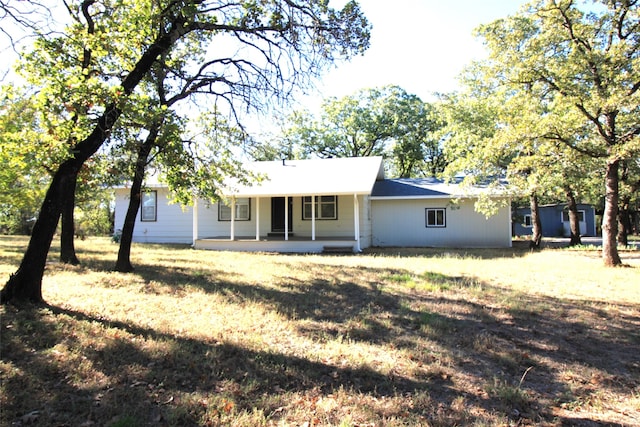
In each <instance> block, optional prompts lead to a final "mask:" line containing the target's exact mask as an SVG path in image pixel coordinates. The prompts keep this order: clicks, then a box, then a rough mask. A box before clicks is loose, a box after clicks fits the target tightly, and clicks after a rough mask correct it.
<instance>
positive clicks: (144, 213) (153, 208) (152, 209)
mask: <svg viewBox="0 0 640 427" xmlns="http://www.w3.org/2000/svg"><path fill="white" fill-rule="evenodd" d="M157 220H158V192H157V191H145V192H144V193H142V200H141V202H140V221H144V222H153V221H157Z"/></svg>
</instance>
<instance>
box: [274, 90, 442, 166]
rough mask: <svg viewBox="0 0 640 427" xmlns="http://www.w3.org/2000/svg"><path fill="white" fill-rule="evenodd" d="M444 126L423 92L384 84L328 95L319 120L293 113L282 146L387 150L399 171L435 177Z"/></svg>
mask: <svg viewBox="0 0 640 427" xmlns="http://www.w3.org/2000/svg"><path fill="white" fill-rule="evenodd" d="M442 125H443V123H442V122H441V121H440V120H439V119H438V118H437V116H436V114H435V111H434V108H433V107H432V106H431V105H429V104H426V103H424V102H422V100H421V99H420V98H419V97H418V96H416V95H412V94H409V93H407V92H406V91H405V90H404V89H402V88H400V87H398V86H385V87H381V88H374V89H362V90H359V91H357V92H356V93H355V94H353V95H349V96H345V97H343V98H340V99H337V98H329V99H327V100H325V101H324V102H323V104H322V107H321V112H320V117H319V118H318V119H315V118H314V117H313V116H312V115H311V114H310V113H308V112H304V111H297V112H294V114H293V115H292V117H291V120H290V123H289V127H288V128H286V129H285V130H284V132H283V134H284V136H283V143H282V144H281V145H282V146H283V147H291V148H289V150H288V151H289V152H290V153H295V155H297V156H299V157H309V156H319V157H364V156H379V155H387V156H389V157H390V158H391V159H392V162H390V163H389V164H390V166H391V168H392V169H393V172H394V174H396V175H398V176H401V177H410V176H422V175H431V176H433V175H436V174H438V173H439V172H442V170H443V168H444V156H443V153H442V147H441V146H440V140H439V139H438V138H437V137H436V131H437V130H438V129H439V128H440V127H442Z"/></svg>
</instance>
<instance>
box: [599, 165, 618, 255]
mask: <svg viewBox="0 0 640 427" xmlns="http://www.w3.org/2000/svg"><path fill="white" fill-rule="evenodd" d="M619 167H620V161H619V160H614V161H609V162H607V171H606V174H605V199H604V214H603V215H602V259H603V261H604V264H605V265H606V266H616V265H620V264H622V261H621V260H620V255H619V254H618V246H617V242H616V237H617V236H616V234H617V231H618V187H619V177H618V169H619Z"/></svg>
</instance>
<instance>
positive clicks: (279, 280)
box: [0, 236, 640, 427]
mask: <svg viewBox="0 0 640 427" xmlns="http://www.w3.org/2000/svg"><path fill="white" fill-rule="evenodd" d="M26 243H27V240H26V238H16V237H7V236H2V237H0V277H2V280H6V278H8V276H9V274H11V273H12V272H14V271H15V269H16V267H17V265H18V264H19V262H20V259H21V255H22V253H23V251H24V248H25V246H26ZM77 246H78V254H79V257H80V258H81V260H82V261H83V265H82V266H80V267H71V266H65V265H61V264H59V263H57V262H56V260H55V256H56V248H54V249H53V250H52V258H51V262H50V263H49V264H48V267H47V271H46V274H45V280H44V283H43V294H44V297H45V299H46V301H47V303H48V304H49V305H48V306H46V307H19V308H18V307H14V306H11V305H9V306H3V307H2V308H0V314H1V316H2V325H1V328H2V329H1V335H0V344H1V347H0V356H1V362H0V379H1V385H0V387H1V388H0V408H2V410H1V411H0V425H7V426H9V425H42V426H50V425H59V426H66V425H69V426H85V427H88V426H103V425H104V426H119V427H125V426H147V425H153V426H164V425H167V426H185V425H199V426H212V425H234V426H255V425H273V426H279V425H284V426H345V427H346V426H407V425H409V426H413V425H416V426H417V425H434V426H453V425H476V426H482V425H486V426H494V425H528V424H530V425H547V426H561V425H577V426H592V425H599V423H600V424H602V425H621V426H629V425H639V424H640V358H639V357H638V355H639V354H640V285H639V284H640V253H639V252H638V251H629V252H623V253H622V257H623V259H624V260H625V262H626V264H627V265H628V267H623V268H616V269H605V268H604V267H602V262H601V260H600V259H599V253H598V252H597V251H568V250H560V249H547V250H543V251H541V252H538V253H529V252H527V251H524V250H518V249H511V250H473V251H455V250H435V249H419V250H418V249H413V250H410V249H404V250H384V251H382V250H370V251H368V252H366V253H364V254H360V255H347V256H327V255H325V256H322V255H274V254H246V253H242V254H241V253H232V252H212V251H195V250H192V249H189V248H186V247H180V246H161V245H135V246H134V248H133V262H134V265H135V266H136V267H137V269H136V271H135V272H134V273H132V274H121V273H114V272H111V271H110V269H111V267H112V266H113V263H114V262H115V258H116V253H117V246H116V245H115V244H113V243H111V242H109V240H107V239H97V238H91V239H88V240H85V241H79V242H77Z"/></svg>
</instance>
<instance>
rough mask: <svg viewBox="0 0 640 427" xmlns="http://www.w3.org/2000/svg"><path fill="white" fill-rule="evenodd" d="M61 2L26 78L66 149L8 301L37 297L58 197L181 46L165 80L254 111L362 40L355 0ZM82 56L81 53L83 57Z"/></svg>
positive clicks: (365, 34) (365, 31) (363, 26)
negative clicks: (189, 57)
mask: <svg viewBox="0 0 640 427" xmlns="http://www.w3.org/2000/svg"><path fill="white" fill-rule="evenodd" d="M66 4H67V5H68V8H69V11H70V12H71V13H72V14H75V15H74V16H76V17H77V19H74V21H73V23H72V24H70V25H69V26H68V27H66V28H64V29H60V32H59V33H54V34H52V35H47V36H45V35H42V36H41V37H40V38H39V39H38V42H37V43H38V46H41V52H42V53H46V56H45V57H44V58H43V59H44V60H43V61H41V62H38V61H36V60H35V59H36V58H35V57H34V58H33V60H31V61H28V62H26V63H25V67H28V68H29V69H28V71H27V73H29V74H32V75H33V79H32V80H31V84H33V85H36V86H37V85H38V84H39V79H38V76H42V79H43V80H42V86H41V87H39V89H38V91H37V92H38V93H39V94H41V95H40V97H41V98H42V100H43V105H44V108H45V109H47V110H48V109H51V110H52V111H55V112H56V114H57V116H61V117H62V118H63V120H62V121H61V122H60V123H59V126H57V127H56V128H59V132H60V133H61V135H62V137H60V138H59V140H60V141H64V142H65V143H69V144H68V152H69V153H70V154H71V153H72V155H69V156H68V157H67V158H66V159H64V160H63V161H61V162H60V163H59V165H58V166H57V169H56V171H55V173H54V174H53V179H52V181H51V183H50V185H49V188H48V190H47V193H46V195H45V199H44V202H43V204H42V207H41V210H40V213H39V215H38V219H37V220H36V223H35V225H34V229H33V234H32V237H31V240H30V243H29V246H28V248H27V251H26V253H25V255H24V258H23V260H22V263H21V265H20V267H19V269H18V271H17V272H16V274H14V275H12V276H11V278H10V279H9V281H8V282H7V284H6V285H5V287H4V288H3V290H2V292H1V298H0V299H1V300H2V301H3V302H6V301H8V300H10V299H12V298H17V299H28V300H33V301H41V300H42V294H41V282H42V275H43V273H44V265H45V261H46V254H47V252H48V249H49V247H50V244H51V239H52V237H53V234H54V232H55V229H56V226H57V223H58V220H59V218H60V215H61V212H62V206H63V201H64V200H66V198H68V197H69V195H70V194H72V192H73V191H74V189H75V180H76V179H77V176H78V172H79V170H80V169H81V167H82V166H83V165H84V163H85V162H86V161H87V159H89V158H90V157H91V156H93V155H94V154H95V153H96V152H97V151H98V150H99V149H100V148H101V147H102V146H103V144H104V143H105V141H107V139H108V138H109V137H110V135H111V132H112V131H113V130H114V128H115V127H116V124H117V123H118V122H119V119H120V118H121V117H122V116H123V114H125V113H126V111H127V109H130V108H135V106H136V105H138V104H137V102H136V101H139V99H137V96H138V95H139V96H144V93H141V92H139V91H137V89H138V86H139V85H140V83H141V82H142V81H143V80H144V79H145V76H147V75H148V74H149V73H150V72H151V70H152V68H153V66H154V64H155V63H156V62H157V61H159V60H165V59H166V58H171V57H172V54H173V53H175V52H179V51H180V50H183V49H184V50H189V49H194V48H195V49H199V50H198V55H197V56H198V60H197V61H193V62H189V63H176V64H174V65H175V66H174V67H169V70H170V76H169V78H168V80H167V82H166V89H167V91H171V90H172V89H176V88H178V90H181V89H180V88H182V89H184V86H179V85H173V83H172V79H174V78H175V79H176V80H181V81H184V80H186V81H188V82H189V85H188V86H187V89H189V90H191V91H192V92H200V93H202V94H203V95H205V94H206V95H207V97H208V99H212V98H213V99H214V100H216V102H219V103H226V105H227V106H228V110H229V111H230V112H231V113H232V114H233V112H234V111H236V109H237V108H239V107H240V106H242V108H259V107H260V106H264V105H269V103H272V102H274V101H275V100H285V99H286V98H287V97H288V96H289V95H290V94H291V93H292V92H293V91H294V90H297V88H299V87H305V86H307V85H308V83H309V82H310V79H311V78H312V77H313V76H315V75H317V74H319V73H320V72H322V71H323V70H324V69H326V67H327V66H328V65H330V64H331V63H333V62H334V61H336V60H338V59H340V58H348V57H350V56H352V55H357V54H359V53H361V52H363V51H364V50H365V49H366V48H368V46H369V24H368V22H367V20H366V18H365V17H364V16H363V14H362V13H361V11H360V8H359V6H358V4H357V3H356V2H354V1H350V2H348V3H347V4H346V5H345V6H344V7H343V8H342V9H340V10H336V9H333V8H330V7H329V6H328V4H327V2H325V1H313V2H299V3H298V2H292V1H273V2H259V3H257V2H254V1H239V2H221V1H213V0H212V1H206V0H194V1H183V2H173V1H167V2H164V1H163V2H158V1H151V0H146V1H131V0H104V1H97V0H84V1H81V2H68V3H66ZM107 47H108V48H107ZM67 52H69V53H70V54H69V55H66V53H67ZM68 58H69V59H71V58H76V60H69V61H68V60H67V59H68ZM77 58H82V59H83V60H84V59H87V61H82V62H81V64H78V61H77ZM38 64H42V68H39V67H38ZM169 65H171V64H170V63H169ZM45 69H46V72H45V71H44V70H45ZM76 88H77V92H74V90H76ZM69 90H71V92H68V91H69ZM76 93H77V95H78V96H76ZM84 95H88V96H84ZM211 103H212V104H214V103H215V102H213V101H212V102H211ZM65 111H67V114H66V115H65ZM60 113H61V114H60ZM56 120H60V119H59V118H56Z"/></svg>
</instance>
